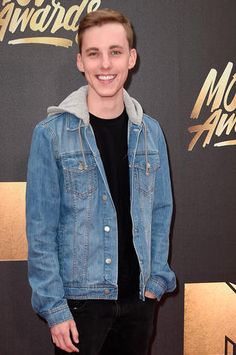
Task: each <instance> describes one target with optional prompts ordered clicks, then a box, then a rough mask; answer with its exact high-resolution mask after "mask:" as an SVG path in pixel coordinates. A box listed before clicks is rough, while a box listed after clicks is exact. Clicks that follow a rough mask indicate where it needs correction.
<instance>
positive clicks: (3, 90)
mask: <svg viewBox="0 0 236 355" xmlns="http://www.w3.org/2000/svg"><path fill="white" fill-rule="evenodd" d="M105 7H111V8H114V9H118V10H121V11H123V12H124V13H125V14H126V15H127V16H128V17H130V18H131V20H132V22H133V25H134V29H135V32H136V43H137V50H138V53H139V62H138V66H137V68H136V70H135V72H134V73H133V75H132V77H131V80H130V81H129V85H128V90H129V92H130V94H131V95H132V96H134V97H135V98H136V99H138V100H139V101H140V102H141V103H142V105H143V107H144V110H145V112H146V113H148V114H150V115H151V116H153V117H155V118H157V119H158V120H159V122H160V124H161V126H162V128H163V130H164V132H165V136H166V139H167V142H168V149H169V156H170V165H171V173H172V182H173V192H174V201H175V211H174V218H173V223H172V231H171V243H170V263H171V266H172V268H173V269H174V270H175V271H176V274H177V278H178V289H177V291H176V292H175V293H174V294H173V295H171V296H168V297H164V299H163V300H162V301H161V303H160V305H159V307H158V309H157V314H156V322H155V325H156V329H155V334H154V338H153V344H152V351H151V354H152V355H154V354H157V355H181V354H183V353H184V354H185V355H219V354H234V355H235V354H236V345H235V343H236V326H235V318H236V293H235V287H236V286H235V284H236V270H235V247H236V240H235V201H236V189H235V181H236V168H235V149H236V146H235V145H236V118H235V112H236V90H235V89H236V73H235V72H236V69H235V68H236V52H235V38H236V26H235V13H236V2H235V0H198V1H196V0H178V1H177V0H148V1H144V0H136V1H134V0H130V1H119V0H101V1H94V0H93V1H89V0H87V1H86V0H83V1H81V0H73V1H72V0H67V1H66V0H65V1H63V0H61V1H60V3H59V1H58V0H49V1H44V0H35V1H30V0H17V1H11V0H2V1H0V139H1V140H0V150H1V151H0V258H1V260H2V261H1V262H0V280H1V286H0V290H1V291H0V307H1V309H0V311H1V331H0V355H16V354H21V355H42V354H43V355H44V354H45V355H52V354H53V351H52V345H51V343H50V340H49V331H48V328H47V325H46V324H45V323H44V322H42V321H41V320H40V319H39V318H38V317H37V316H36V315H35V314H34V313H33V311H32V310H31V305H30V297H31V290H30V288H29V286H28V281H27V262H26V255H27V246H26V242H25V217H24V209H25V203H24V194H25V181H26V168H27V159H28V153H29V147H30V142H31V136H32V130H33V128H34V126H35V125H36V123H37V122H38V121H40V120H42V119H43V118H45V116H46V108H47V107H48V106H50V105H56V104H58V103H59V102H60V101H61V100H62V99H64V97H66V95H68V94H69V93H70V92H71V91H73V90H76V89H77V88H78V87H79V86H81V85H82V84H84V79H83V77H82V75H80V74H79V73H78V71H77V68H76V60H75V59H76V53H77V44H76V29H77V27H78V23H79V20H80V18H81V16H83V15H84V14H86V13H87V12H89V11H94V10H95V9H97V8H105Z"/></svg>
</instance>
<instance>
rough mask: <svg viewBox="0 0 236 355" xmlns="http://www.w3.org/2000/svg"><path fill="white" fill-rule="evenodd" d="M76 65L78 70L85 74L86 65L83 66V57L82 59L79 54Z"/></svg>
mask: <svg viewBox="0 0 236 355" xmlns="http://www.w3.org/2000/svg"><path fill="white" fill-rule="evenodd" d="M76 64H77V68H78V69H79V71H81V72H82V73H84V65H83V61H82V57H81V54H80V53H78V54H77V61H76Z"/></svg>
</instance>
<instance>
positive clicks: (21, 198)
mask: <svg viewBox="0 0 236 355" xmlns="http://www.w3.org/2000/svg"><path fill="white" fill-rule="evenodd" d="M25 188H26V183H25V182H1V183H0V260H5V261H7V260H26V259H27V242H26V233H25Z"/></svg>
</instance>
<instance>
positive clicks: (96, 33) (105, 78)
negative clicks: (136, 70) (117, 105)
mask: <svg viewBox="0 0 236 355" xmlns="http://www.w3.org/2000/svg"><path fill="white" fill-rule="evenodd" d="M136 58H137V54H136V50H135V49H130V48H129V44H128V40H127V36H126V32H125V29H124V27H123V26H122V25H121V24H119V23H108V24H104V25H102V26H95V27H92V28H89V29H88V30H86V31H85V32H84V35H83V43H82V49H81V53H79V54H78V56H77V66H78V69H79V70H80V71H81V72H84V74H85V78H86V80H87V82H88V86H89V95H90V98H91V97H92V98H93V99H94V100H97V102H98V101H99V100H100V99H103V98H106V99H108V98H111V99H116V98H118V99H120V98H122V99H123V92H122V89H123V86H124V83H125V81H126V79H127V76H128V71H129V69H131V68H133V67H134V66H135V63H136Z"/></svg>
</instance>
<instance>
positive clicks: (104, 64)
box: [101, 54, 111, 69]
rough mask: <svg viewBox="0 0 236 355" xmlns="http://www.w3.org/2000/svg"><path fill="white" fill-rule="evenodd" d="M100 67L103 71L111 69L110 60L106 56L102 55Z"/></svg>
mask: <svg viewBox="0 0 236 355" xmlns="http://www.w3.org/2000/svg"><path fill="white" fill-rule="evenodd" d="M101 67H102V68H103V69H108V68H110V67H111V58H110V57H109V55H108V54H103V55H102V58H101Z"/></svg>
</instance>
